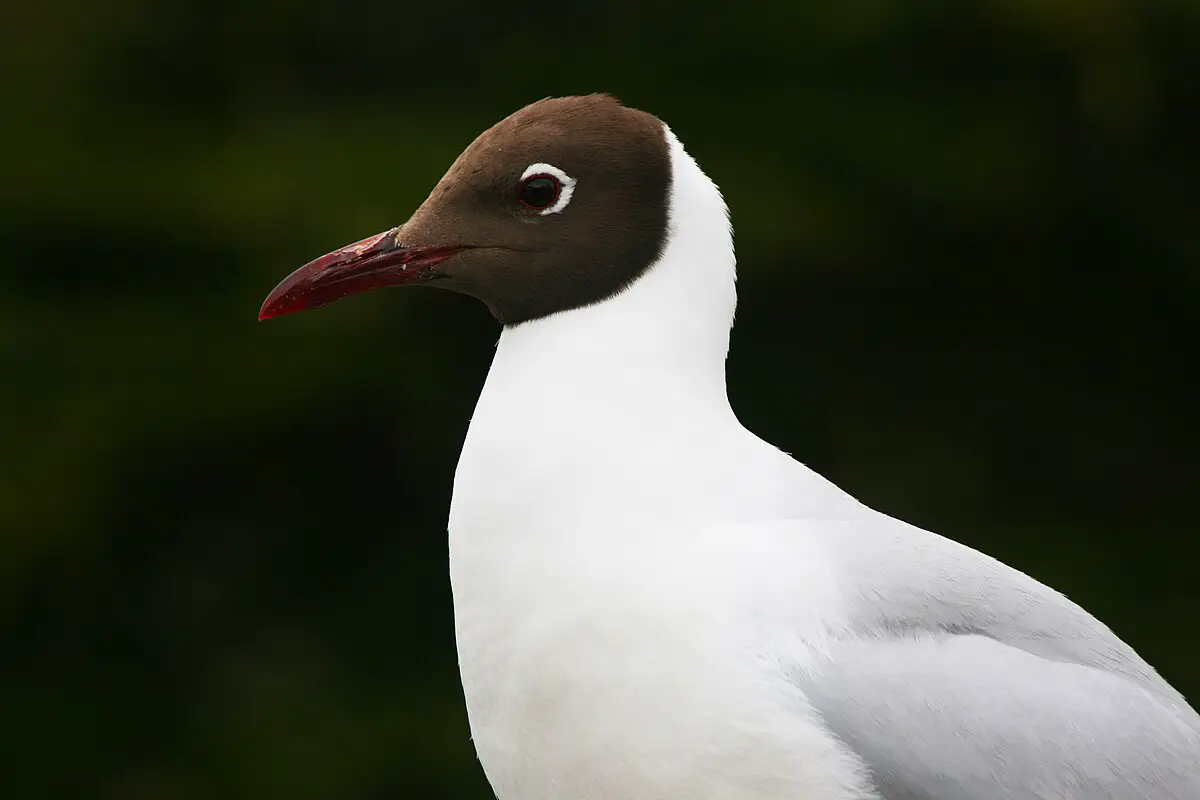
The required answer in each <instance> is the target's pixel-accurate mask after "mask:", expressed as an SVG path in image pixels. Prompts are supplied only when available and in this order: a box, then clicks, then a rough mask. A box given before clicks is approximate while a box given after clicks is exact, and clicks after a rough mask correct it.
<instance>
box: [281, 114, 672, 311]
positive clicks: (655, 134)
mask: <svg viewBox="0 0 1200 800" xmlns="http://www.w3.org/2000/svg"><path fill="white" fill-rule="evenodd" d="M670 183H671V161H670V155H669V148H668V143H667V133H666V128H665V126H664V125H663V123H662V122H661V121H659V120H658V119H657V118H655V117H654V116H652V115H650V114H647V113H645V112H642V111H637V110H635V109H631V108H626V107H625V106H623V105H621V103H620V102H618V101H617V100H616V99H615V98H613V97H611V96H608V95H601V94H597V95H588V96H584V97H562V98H548V99H545V100H540V101H538V102H536V103H533V104H532V105H529V106H526V107H525V108H523V109H521V110H520V111H518V112H516V113H515V114H512V115H511V116H509V117H507V118H505V119H504V120H501V121H500V122H499V123H497V124H496V125H494V126H492V127H491V128H489V129H488V130H486V131H484V132H483V133H482V134H480V136H479V137H478V138H477V139H476V140H475V141H474V142H472V143H471V145H470V146H469V147H468V148H467V149H466V150H465V151H464V152H463V154H462V155H460V156H459V157H458V159H457V160H456V161H455V162H454V164H453V165H452V166H451V167H450V170H449V171H448V172H447V173H446V175H445V176H444V177H443V178H442V179H441V181H439V182H438V184H437V186H435V187H434V189H433V191H432V192H431V193H430V195H429V197H428V198H427V199H426V200H425V202H424V203H422V204H421V207H420V208H418V209H417V211H416V213H414V214H413V215H412V217H411V219H409V221H408V222H407V223H405V224H404V225H402V226H400V227H399V228H397V229H394V230H393V231H389V232H387V233H385V234H380V235H379V236H376V237H371V238H370V239H366V240H363V241H362V242H359V243H356V244H355V245H351V246H349V247H347V248H343V249H342V250H339V251H336V252H334V253H331V254H329V255H328V256H325V257H323V258H321V259H318V260H317V261H314V262H312V263H311V264H309V265H306V266H305V267H302V268H301V269H300V270H297V272H296V273H294V274H293V275H292V276H291V277H289V278H288V279H287V280H285V281H284V283H283V284H281V285H280V286H279V287H278V288H277V289H276V290H275V292H273V293H272V295H271V297H269V298H268V299H267V302H266V304H264V306H263V311H262V314H261V315H260V316H261V317H262V318H266V317H271V316H278V315H279V314H284V313H289V312H290V311H299V310H303V309H305V308H312V307H316V306H318V305H324V304H325V303H328V302H332V301H333V300H336V299H338V298H339V297H343V296H345V295H347V294H351V293H354V292H357V291H361V290H363V289H370V288H378V287H380V286H391V285H397V284H401V283H430V285H434V286H441V287H444V288H447V289H452V290H455V291H458V292H463V293H465V294H468V295H471V296H473V297H476V298H478V299H479V300H481V301H483V302H484V303H486V304H487V306H488V308H489V309H491V311H492V314H493V315H494V316H495V317H496V319H497V320H499V321H500V322H502V323H504V324H506V325H512V324H517V323H520V322H524V321H527V320H531V319H536V318H538V317H544V316H547V315H549V314H553V313H555V312H559V311H566V310H569V309H573V308H579V307H581V306H586V305H589V304H592V303H597V302H600V301H602V300H605V299H607V298H609V297H612V296H613V295H614V294H616V293H618V292H620V291H621V290H622V289H624V288H625V287H626V286H628V285H629V284H630V283H632V282H633V281H634V280H635V279H637V277H638V276H639V275H641V274H642V273H643V272H644V271H645V270H646V269H648V268H649V267H650V266H651V265H652V264H653V263H654V262H655V261H656V260H657V259H658V257H659V255H660V254H661V253H662V251H663V248H664V245H665V240H666V236H667V214H668V202H669V194H670Z"/></svg>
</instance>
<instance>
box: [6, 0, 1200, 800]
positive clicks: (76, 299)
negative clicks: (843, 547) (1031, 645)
mask: <svg viewBox="0 0 1200 800" xmlns="http://www.w3.org/2000/svg"><path fill="white" fill-rule="evenodd" d="M666 8H667V7H664V6H661V5H656V4H651V3H647V2H631V1H630V0H618V1H617V2H605V3H580V2H571V1H570V0H559V1H558V2H554V3H523V4H516V3H499V2H497V3H484V2H452V1H447V0H440V1H435V2H431V3H428V4H416V3H405V2H369V1H368V0H341V2H328V1H322V2H311V3H286V2H282V0H245V1H244V2H234V1H233V0H106V2H104V3H98V2H95V1H94V0H89V2H83V0H70V1H69V2H57V1H56V2H32V3H24V4H22V7H20V8H17V7H15V5H14V6H12V7H6V11H5V15H4V17H5V20H4V24H3V26H0V88H2V90H3V93H4V97H3V114H4V117H3V126H2V131H0V145H2V148H0V152H2V156H0V158H2V159H3V160H2V161H0V167H2V172H0V365H2V367H3V372H2V376H0V456H2V458H0V624H2V625H3V638H2V640H0V734H2V738H0V759H3V763H2V764H0V782H2V785H3V788H0V792H2V793H3V794H4V796H6V797H14V798H18V797H19V798H41V797H72V798H99V799H101V800H109V799H110V798H111V799H113V800H116V799H118V798H119V799H120V800H126V799H129V800H143V799H146V800H149V799H150V798H181V799H183V800H191V799H193V798H197V799H198V798H223V799H225V798H234V799H236V798H255V800H261V798H287V799H288V800H304V799H305V798H338V799H339V800H342V799H347V798H348V799H351V800H357V799H359V798H362V799H364V800H365V799H367V798H372V799H374V800H383V799H384V798H406V797H423V798H438V797H446V798H486V797H489V796H490V794H489V792H488V789H487V787H486V784H485V782H484V780H483V777H482V774H481V772H480V770H479V768H478V766H477V764H476V763H475V761H474V756H473V753H472V749H471V744H470V741H469V738H468V731H467V725H466V719H465V716H464V713H463V709H462V702H461V698H460V696H459V687H458V683H457V675H456V672H455V656H454V649H453V636H452V629H451V609H450V596H449V588H448V585H447V580H446V560H445V549H446V545H445V533H444V523H445V514H446V509H447V505H448V502H449V497H450V487H451V480H452V476H453V470H454V463H455V459H456V457H457V453H458V449H459V445H460V443H461V441H462V437H463V434H464V432H465V430H466V426H467V422H468V419H469V416H470V413H471V408H472V405H473V403H474V401H475V396H476V393H477V391H478V388H479V386H480V385H481V383H482V381H483V378H484V375H485V372H486V370H487V366H488V361H489V358H490V355H491V352H492V345H493V343H494V341H495V339H496V336H497V330H496V329H495V327H494V325H493V323H492V321H491V319H490V318H489V317H488V315H487V313H486V311H485V310H484V309H483V308H482V307H481V306H477V305H475V304H474V303H473V302H472V301H470V300H467V299H465V298H461V297H456V296H452V295H447V294H442V293H438V292H431V291H420V292H407V293H406V292H380V293H376V294H374V295H370V296H364V297H360V298H355V299H352V300H347V301H344V302H343V303H339V304H338V305H336V306H334V307H332V308H329V309H326V310H324V311H322V312H319V313H315V314H305V315H300V316H297V317H289V318H286V319H282V320H278V321H275V322H272V323H270V324H265V325H264V324H259V323H257V322H256V321H255V314H256V312H257V310H258V306H259V303H260V302H261V300H262V299H263V297H264V296H265V295H266V293H267V291H268V290H269V289H270V288H271V287H272V286H273V285H274V284H275V283H276V282H277V280H279V279H280V278H282V277H283V276H284V275H285V274H286V273H288V272H289V271H291V270H292V269H293V268H295V267H296V266H298V265H300V264H301V263H303V262H305V261H307V260H309V259H310V258H312V257H314V256H316V255H319V254H321V253H323V252H325V251H327V250H330V249H332V248H334V247H337V246H340V245H342V244H344V243H347V242H349V241H352V240H355V239H358V238H360V237H362V236H365V235H368V234H371V233H375V232H376V231H379V230H382V229H384V228H387V227H390V226H392V225H395V224H397V223H399V222H402V221H403V220H404V219H405V218H406V217H407V214H408V212H409V211H410V210H411V209H413V208H414V207H415V206H416V205H417V204H418V203H419V202H420V201H421V199H422V198H423V197H424V195H425V193H426V192H427V191H428V189H429V188H430V187H431V186H432V185H433V183H434V182H435V181H436V180H437V178H438V177H439V176H440V175H441V173H442V172H443V170H444V169H445V168H446V167H447V166H448V165H449V163H450V161H451V160H452V159H453V158H454V156H455V155H456V154H457V153H458V152H459V151H460V150H461V149H462V148H463V147H464V146H465V145H466V144H467V143H468V142H469V141H470V140H471V139H472V138H473V137H474V136H475V134H476V133H478V132H479V131H481V130H482V129H483V128H485V127H486V126H488V125H490V124H491V123H493V122H494V121H496V120H497V119H499V118H500V117H501V116H503V115H505V114H507V113H509V112H511V111H513V110H515V109H516V108H518V107H520V106H522V105H524V104H526V103H528V102H530V101H533V100H536V99H538V98H540V97H542V96H545V95H549V94H565V93H580V92H590V91H609V92H613V93H615V94H617V95H618V96H620V97H621V98H622V99H623V100H625V101H626V102H627V103H629V104H631V105H635V106H638V107H641V108H644V109H647V110H650V111H652V112H654V113H656V114H658V115H659V116H661V117H662V118H663V119H664V120H666V121H667V122H668V123H669V124H671V126H672V127H673V129H674V130H675V131H676V133H677V134H678V135H679V136H680V138H681V139H682V140H683V141H684V142H685V144H686V145H687V146H688V148H689V149H690V151H691V152H692V153H693V155H695V156H696V158H697V159H698V160H699V161H700V163H701V164H702V165H703V166H704V167H705V169H706V170H707V171H708V172H709V174H710V175H711V176H712V177H713V178H714V179H715V180H716V181H717V182H718V183H719V184H720V185H721V187H722V188H723V189H724V191H725V194H726V197H727V198H728V200H729V203H730V206H731V208H732V212H733V219H734V223H735V226H736V230H737V234H738V236H737V241H738V246H739V256H740V262H741V264H742V270H741V281H740V283H739V288H740V291H741V306H740V311H739V322H738V327H737V329H736V330H735V332H734V337H733V353H732V360H731V362H730V371H729V378H730V392H731V395H732V398H733V401H734V405H735V407H736V408H737V409H738V411H739V414H740V416H741V418H742V420H743V421H744V422H745V423H746V424H747V425H748V426H749V427H750V428H752V429H753V430H755V431H756V432H758V433H759V434H761V435H763V436H764V437H765V438H767V439H768V440H770V441H773V442H776V443H778V444H780V445H781V446H782V447H784V449H786V450H788V451H790V452H792V453H794V454H796V456H797V457H798V458H800V459H801V460H803V461H805V462H806V463H808V464H810V465H811V466H813V467H814V468H816V469H817V470H819V471H821V472H822V473H824V474H826V475H827V476H829V477H831V478H832V479H834V480H835V481H837V482H838V483H840V484H841V485H842V486H844V487H845V488H847V489H848V490H849V491H851V492H852V493H854V494H856V495H857V496H859V497H861V498H863V499H864V500H866V501H868V502H869V503H871V504H873V505H875V506H877V507H879V508H881V509H883V510H885V511H887V512H889V513H892V514H894V515H897V516H901V517H903V518H906V519H908V520H911V521H913V522H916V523H919V524H921V525H924V526H927V527H931V528H933V529H935V530H937V531H939V532H942V533H945V534H947V535H949V536H952V537H954V538H956V539H959V540H960V541H963V542H966V543H967V544H970V545H972V546H974V547H978V548H980V549H983V550H985V551H987V552H989V553H991V554H994V555H996V556H998V557H1000V558H1002V559H1004V560H1006V561H1008V562H1009V563H1012V564H1014V565H1015V566H1017V567H1019V568H1021V569H1023V570H1025V571H1027V572H1029V573H1031V574H1032V575H1034V576H1036V577H1037V578H1039V579H1042V580H1044V581H1046V582H1048V583H1050V584H1052V585H1054V586H1055V587H1057V588H1060V589H1062V590H1064V591H1066V592H1067V593H1068V594H1070V595H1071V596H1072V597H1073V598H1074V599H1076V600H1078V601H1079V602H1081V603H1082V604H1083V605H1084V606H1086V607H1087V608H1089V609H1091V610H1092V611H1094V612H1095V613H1096V614H1097V615H1098V616H1100V617H1101V618H1102V619H1103V620H1105V621H1106V622H1107V623H1109V624H1110V625H1111V626H1112V627H1113V628H1114V629H1115V630H1116V631H1117V632H1118V633H1119V634H1120V635H1121V636H1123V637H1124V638H1126V639H1127V640H1128V641H1130V642H1131V643H1132V644H1133V645H1134V646H1135V647H1136V648H1137V649H1138V650H1139V651H1140V652H1142V653H1143V654H1144V655H1145V656H1146V657H1147V658H1148V659H1149V660H1150V661H1152V662H1153V663H1154V664H1156V665H1157V666H1158V667H1159V668H1160V669H1161V670H1162V671H1163V672H1164V673H1165V675H1166V676H1167V677H1168V679H1169V680H1171V681H1172V682H1173V683H1174V684H1175V685H1176V686H1178V687H1179V688H1180V689H1182V690H1183V691H1184V692H1185V693H1188V694H1189V695H1191V696H1196V697H1200V648H1198V646H1197V644H1196V637H1195V631H1196V619H1197V611H1200V585H1198V583H1197V576H1196V568H1195V561H1196V558H1197V555H1198V552H1197V545H1196V526H1195V524H1194V523H1193V515H1194V514H1195V505H1196V474H1197V471H1196V453H1197V445H1200V441H1198V438H1200V437H1198V436H1197V425H1196V416H1195V412H1196V408H1197V403H1198V401H1200V392H1198V390H1197V387H1196V383H1195V375H1194V373H1195V371H1196V367H1197V364H1198V363H1200V345H1198V335H1197V321H1198V320H1197V301H1198V299H1200V292H1198V288H1200V234H1198V223H1200V219H1198V216H1197V214H1198V206H1200V204H1198V202H1197V196H1198V193H1200V169H1198V165H1197V155H1196V151H1197V146H1198V143H1200V110H1198V105H1200V89H1198V87H1200V5H1198V4H1197V3H1191V2H1173V3H1166V2H1164V3H1157V2H1145V1H1140V2H1134V0H1128V2H1121V1H1120V0H1009V1H1007V2H1001V1H1000V0H995V1H994V2H982V3H969V2H962V1H961V0H955V1H954V2H950V1H949V0H947V1H946V2H903V3H901V2H893V1H892V0H855V1H854V2H838V3H834V2H820V3H818V2H808V3H801V2H790V3H785V2H780V3H774V4H768V3H748V4H738V5H733V4H729V5H727V7H726V8H724V9H723V10H720V11H718V10H716V9H713V8H709V7H707V6H703V5H698V4H692V5H685V4H679V5H677V6H676V7H675V8H674V9H673V10H671V11H670V12H668V11H667V10H666ZM520 457H521V454H520V453H514V454H513V458H514V459H517V458H520ZM10 787H12V788H10Z"/></svg>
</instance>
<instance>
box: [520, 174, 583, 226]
mask: <svg viewBox="0 0 1200 800" xmlns="http://www.w3.org/2000/svg"><path fill="white" fill-rule="evenodd" d="M534 175H549V176H550V177H552V178H554V179H555V180H557V181H558V183H559V185H560V186H561V187H562V189H560V190H559V192H558V197H557V198H556V199H555V201H554V205H552V206H548V207H546V208H543V209H540V210H539V211H538V212H537V213H538V214H540V215H541V216H543V217H544V216H546V215H547V214H561V213H562V210H563V209H564V208H566V207H567V204H568V203H570V202H571V195H573V194H574V193H575V179H574V178H572V177H571V176H570V175H568V174H567V173H565V172H563V171H562V170H561V169H559V168H558V167H556V166H554V165H553V164H543V163H541V162H539V163H537V164H530V165H529V166H528V167H526V168H525V171H524V172H522V173H521V182H522V183H524V182H525V181H526V180H528V179H529V178H531V177H533V176H534Z"/></svg>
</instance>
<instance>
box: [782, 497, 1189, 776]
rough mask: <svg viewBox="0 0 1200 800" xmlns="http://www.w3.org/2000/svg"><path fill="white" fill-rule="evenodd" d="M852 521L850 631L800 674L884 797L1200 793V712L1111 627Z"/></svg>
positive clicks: (952, 551)
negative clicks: (867, 769) (866, 768)
mask: <svg viewBox="0 0 1200 800" xmlns="http://www.w3.org/2000/svg"><path fill="white" fill-rule="evenodd" d="M846 523H847V524H846V525H845V526H844V529H843V530H842V531H839V534H840V535H839V536H837V537H835V538H825V539H824V541H825V542H826V543H831V542H832V544H831V545H830V546H831V547H832V550H833V553H834V557H835V561H836V562H838V568H839V573H840V575H841V579H842V585H843V587H844V588H845V589H846V590H847V593H848V595H849V596H851V597H852V598H853V600H852V602H851V604H850V608H849V619H848V621H847V622H848V624H847V627H846V629H845V630H842V631H840V632H839V633H836V634H835V636H834V638H833V640H832V641H829V642H826V643H825V644H824V645H823V648H824V650H825V654H824V656H823V659H822V660H821V661H819V662H818V663H817V664H816V665H815V666H814V665H810V666H809V667H808V668H807V669H805V670H803V672H801V671H799V670H797V672H796V674H795V675H794V676H793V679H794V680H795V681H796V682H797V683H798V684H800V685H801V687H802V688H803V689H804V691H805V692H806V693H807V694H808V696H809V698H810V700H811V702H812V703H813V705H814V707H815V708H816V710H817V711H818V712H820V713H821V715H822V716H823V717H824V720H825V723H826V725H827V726H828V727H829V729H830V730H831V731H832V732H833V733H834V734H835V735H836V736H838V737H839V738H840V739H841V740H842V741H843V742H844V743H845V744H846V745H847V746H848V747H849V748H850V749H852V750H853V751H854V752H855V753H857V754H858V755H859V757H860V758H861V759H862V760H863V761H864V762H865V764H866V766H867V767H868V768H869V769H870V770H871V772H872V775H873V776H874V779H875V781H876V784H877V786H878V789H879V792H880V794H881V796H882V797H883V798H884V800H1001V799H1002V798H1003V799H1006V800H1200V716H1198V715H1197V714H1196V712H1195V711H1193V710H1192V709H1191V707H1189V706H1188V704H1187V702H1186V701H1185V700H1184V698H1183V697H1182V696H1181V695H1180V694H1179V693H1178V692H1177V691H1175V689H1173V688H1172V687H1171V686H1169V685H1168V684H1167V682H1166V681H1164V680H1163V679H1162V678H1161V677H1160V676H1159V675H1158V674H1157V673H1156V672H1155V671H1154V669H1153V668H1152V667H1150V665H1148V664H1147V663H1146V662H1145V661H1143V660H1142V659H1141V658H1140V657H1139V656H1138V655H1137V653H1135V652H1134V651H1133V649H1132V648H1130V647H1129V646H1128V645H1126V644H1125V643H1124V642H1122V641H1121V640H1120V639H1119V638H1117V637H1116V636H1115V635H1114V634H1113V633H1112V632H1111V631H1110V630H1109V629H1108V628H1107V627H1105V626H1104V625H1103V624H1102V623H1100V622H1099V621H1097V620H1096V619H1095V618H1094V617H1092V616H1091V615H1090V614H1088V613H1087V612H1086V611H1084V610H1083V609H1082V608H1080V607H1079V606H1077V605H1075V604H1074V603H1072V602H1071V601H1070V600H1068V599H1067V598H1066V597H1064V596H1063V595H1061V594H1059V593H1058V592H1056V591H1054V590H1053V589H1050V588H1048V587H1046V586H1044V585H1042V584H1041V583H1038V582H1037V581H1035V580H1034V579H1032V578H1030V577H1029V576H1027V575H1024V574H1022V573H1020V572H1018V571H1017V570H1014V569H1012V568H1010V567H1008V566H1006V565H1004V564H1001V563H1000V562H998V561H996V560H995V559H992V558H989V557H988V556H985V555H983V554H981V553H979V552H977V551H975V550H972V549H970V548H968V547H965V546H963V545H960V544H958V543H956V542H953V541H951V540H948V539H945V538H943V537H940V536H937V535H936V534H933V533H930V532H928V531H924V530H921V529H920V528H916V527H913V526H911V525H907V524H906V523H903V522H900V521H898V520H894V519H891V518H890V517H886V516H885V515H882V514H878V515H875V514H874V512H872V514H871V515H868V516H867V518H866V519H862V518H860V519H856V520H853V521H851V520H847V521H846ZM826 532H828V528H826Z"/></svg>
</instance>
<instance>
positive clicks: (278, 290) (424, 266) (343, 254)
mask: <svg viewBox="0 0 1200 800" xmlns="http://www.w3.org/2000/svg"><path fill="white" fill-rule="evenodd" d="M398 233H399V228H394V229H392V230H390V231H385V232H384V233H379V234H376V235H375V236H369V237H367V238H366V239H363V240H362V241H360V242H355V243H354V244H351V245H347V246H346V247H343V248H342V249H340V250H335V251H333V252H332V253H329V254H328V255H324V256H321V257H320V258H318V259H317V260H316V261H310V262H308V263H307V264H305V265H304V266H303V267H301V268H300V269H298V270H296V271H295V272H293V273H292V274H291V275H288V276H287V277H286V278H284V279H283V282H282V283H280V284H279V285H278V286H276V287H275V289H274V291H272V292H271V294H269V295H268V296H267V299H266V301H264V302H263V305H262V310H260V311H259V312H258V318H259V319H260V320H264V319H270V318H271V317H281V316H283V315H284V314H292V313H295V312H297V311H307V310H308V309H310V308H319V307H320V306H324V305H328V304H329V303H332V302H333V301H334V300H340V299H341V298H343V297H346V296H347V295H351V294H357V293H358V292H365V291H367V290H369V289H382V288H383V287H385V286H404V285H406V284H410V283H424V282H425V281H428V280H432V279H434V278H437V277H438V272H437V271H436V270H435V269H434V268H435V267H436V266H437V265H438V264H441V263H442V262H443V261H445V260H446V259H448V258H449V257H450V256H452V255H454V254H455V253H457V252H459V251H460V250H465V249H467V248H466V247H460V246H448V247H405V246H403V245H402V244H400V243H399V242H398V241H397V235H398Z"/></svg>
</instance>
